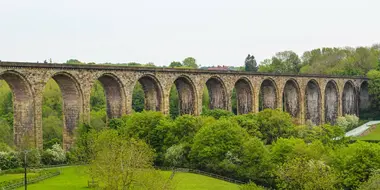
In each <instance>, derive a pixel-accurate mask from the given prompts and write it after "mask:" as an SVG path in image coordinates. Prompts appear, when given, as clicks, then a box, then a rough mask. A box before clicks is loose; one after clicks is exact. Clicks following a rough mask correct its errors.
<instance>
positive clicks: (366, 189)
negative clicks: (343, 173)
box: [358, 171, 380, 190]
mask: <svg viewBox="0 0 380 190" xmlns="http://www.w3.org/2000/svg"><path fill="white" fill-rule="evenodd" d="M358 189H359V190H373V189H380V172H379V171H375V172H374V173H373V174H372V175H371V177H369V179H368V181H366V182H364V183H362V184H361V185H360V186H359V188H358Z"/></svg>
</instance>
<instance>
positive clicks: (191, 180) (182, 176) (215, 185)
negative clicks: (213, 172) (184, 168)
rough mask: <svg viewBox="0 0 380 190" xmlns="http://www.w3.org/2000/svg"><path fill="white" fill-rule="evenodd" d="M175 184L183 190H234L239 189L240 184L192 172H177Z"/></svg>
mask: <svg viewBox="0 0 380 190" xmlns="http://www.w3.org/2000/svg"><path fill="white" fill-rule="evenodd" d="M174 184H175V187H176V189H181V190H203V189H215V190H234V189H237V190H238V189H239V186H238V185H236V184H233V183H228V182H226V181H222V180H218V179H215V178H211V177H207V176H203V175H198V174H192V173H176V174H175V176H174Z"/></svg>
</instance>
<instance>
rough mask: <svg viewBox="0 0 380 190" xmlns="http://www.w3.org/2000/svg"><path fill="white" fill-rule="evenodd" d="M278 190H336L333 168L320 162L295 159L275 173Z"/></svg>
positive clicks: (336, 181)
mask: <svg viewBox="0 0 380 190" xmlns="http://www.w3.org/2000/svg"><path fill="white" fill-rule="evenodd" d="M277 175H278V178H277V187H278V188H279V189H305V190H318V189H326V190H328V189H331V190H333V189H337V183H338V180H337V177H336V175H335V171H334V170H333V168H331V167H329V166H328V165H327V164H326V163H325V162H323V161H320V160H307V159H302V158H295V159H292V160H290V161H288V162H286V163H285V164H284V165H283V166H281V167H280V169H279V170H278V171H277Z"/></svg>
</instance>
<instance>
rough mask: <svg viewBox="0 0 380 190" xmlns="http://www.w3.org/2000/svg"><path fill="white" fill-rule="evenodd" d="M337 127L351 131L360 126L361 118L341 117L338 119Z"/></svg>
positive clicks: (352, 116) (353, 116)
mask: <svg viewBox="0 0 380 190" xmlns="http://www.w3.org/2000/svg"><path fill="white" fill-rule="evenodd" d="M336 125H337V126H339V127H341V128H342V129H343V130H344V131H349V130H351V129H353V128H355V127H357V126H358V125H359V118H358V117H357V116H356V115H345V116H341V117H338V118H337V120H336Z"/></svg>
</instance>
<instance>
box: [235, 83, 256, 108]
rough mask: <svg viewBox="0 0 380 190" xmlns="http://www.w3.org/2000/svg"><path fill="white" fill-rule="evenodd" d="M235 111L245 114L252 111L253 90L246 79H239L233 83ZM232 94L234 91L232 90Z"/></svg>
mask: <svg viewBox="0 0 380 190" xmlns="http://www.w3.org/2000/svg"><path fill="white" fill-rule="evenodd" d="M234 90H235V93H236V94H235V96H236V100H235V101H236V112H237V114H247V113H250V112H252V110H253V108H252V103H253V100H252V99H253V98H252V96H253V90H252V87H251V84H250V83H249V81H248V80H247V79H239V80H238V81H237V82H236V83H235V88H234ZM233 94H234V92H233Z"/></svg>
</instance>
